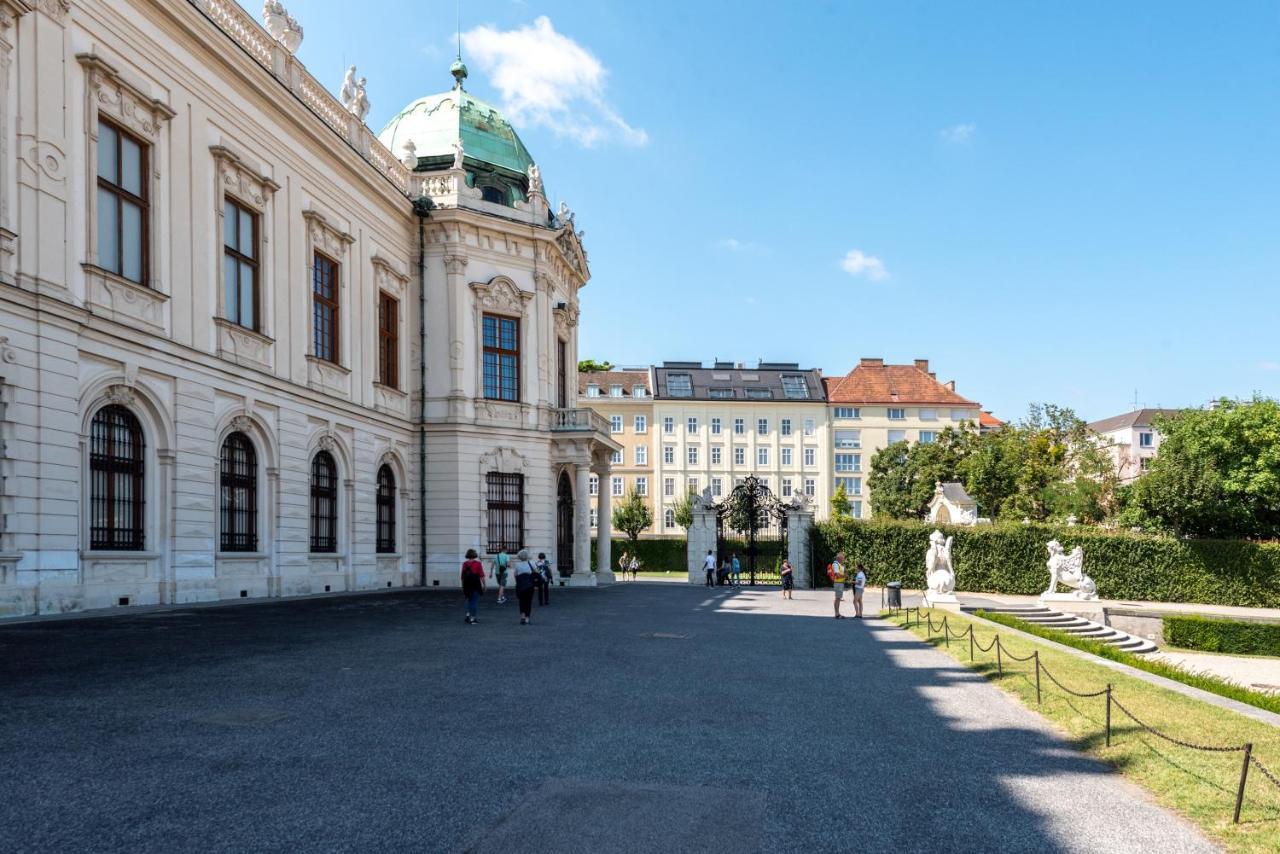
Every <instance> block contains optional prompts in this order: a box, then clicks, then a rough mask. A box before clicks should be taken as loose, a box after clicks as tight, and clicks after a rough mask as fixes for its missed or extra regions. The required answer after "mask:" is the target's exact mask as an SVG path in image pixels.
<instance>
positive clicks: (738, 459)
mask: <svg viewBox="0 0 1280 854" xmlns="http://www.w3.org/2000/svg"><path fill="white" fill-rule="evenodd" d="M733 464H734V465H735V466H745V465H746V464H747V449H746V448H744V447H742V446H741V445H739V446H737V447H736V448H734V449H733Z"/></svg>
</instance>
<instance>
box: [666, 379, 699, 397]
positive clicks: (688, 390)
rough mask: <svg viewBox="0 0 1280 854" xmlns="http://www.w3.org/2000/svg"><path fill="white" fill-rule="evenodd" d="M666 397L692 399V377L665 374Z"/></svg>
mask: <svg viewBox="0 0 1280 854" xmlns="http://www.w3.org/2000/svg"><path fill="white" fill-rule="evenodd" d="M667 397H693V375H691V374H667Z"/></svg>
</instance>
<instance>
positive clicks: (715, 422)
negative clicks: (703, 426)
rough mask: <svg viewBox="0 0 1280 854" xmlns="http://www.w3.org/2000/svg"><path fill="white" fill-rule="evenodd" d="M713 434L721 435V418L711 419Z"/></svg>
mask: <svg viewBox="0 0 1280 854" xmlns="http://www.w3.org/2000/svg"><path fill="white" fill-rule="evenodd" d="M711 435H712V436H719V435H720V419H719V418H712V419H711Z"/></svg>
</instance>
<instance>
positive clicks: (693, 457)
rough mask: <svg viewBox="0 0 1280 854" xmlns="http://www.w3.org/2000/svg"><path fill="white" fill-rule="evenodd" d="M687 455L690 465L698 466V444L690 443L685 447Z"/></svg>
mask: <svg viewBox="0 0 1280 854" xmlns="http://www.w3.org/2000/svg"><path fill="white" fill-rule="evenodd" d="M685 456H686V458H687V459H688V460H689V465H691V466H696V465H697V464H698V446H697V445H690V446H689V447H687V448H685Z"/></svg>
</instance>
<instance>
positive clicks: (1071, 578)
mask: <svg viewBox="0 0 1280 854" xmlns="http://www.w3.org/2000/svg"><path fill="white" fill-rule="evenodd" d="M1045 548H1047V549H1048V550H1049V562H1048V564H1047V565H1048V567H1049V586H1048V587H1047V588H1045V591H1044V593H1042V594H1040V598H1042V599H1053V598H1057V599H1071V598H1075V599H1085V600H1090V601H1091V600H1094V599H1097V598H1098V587H1097V585H1096V584H1094V583H1093V579H1092V578H1090V577H1089V576H1087V575H1085V574H1084V549H1083V548H1081V547H1080V546H1076V547H1075V548H1074V549H1072V550H1071V553H1070V554H1067V553H1066V550H1065V549H1063V548H1062V544H1061V543H1059V542H1058V541H1057V540H1050V541H1049V543H1048V545H1047V546H1045ZM1059 584H1064V585H1066V586H1067V587H1070V588H1072V589H1073V590H1074V591H1075V592H1074V593H1059V592H1058V585H1059Z"/></svg>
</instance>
